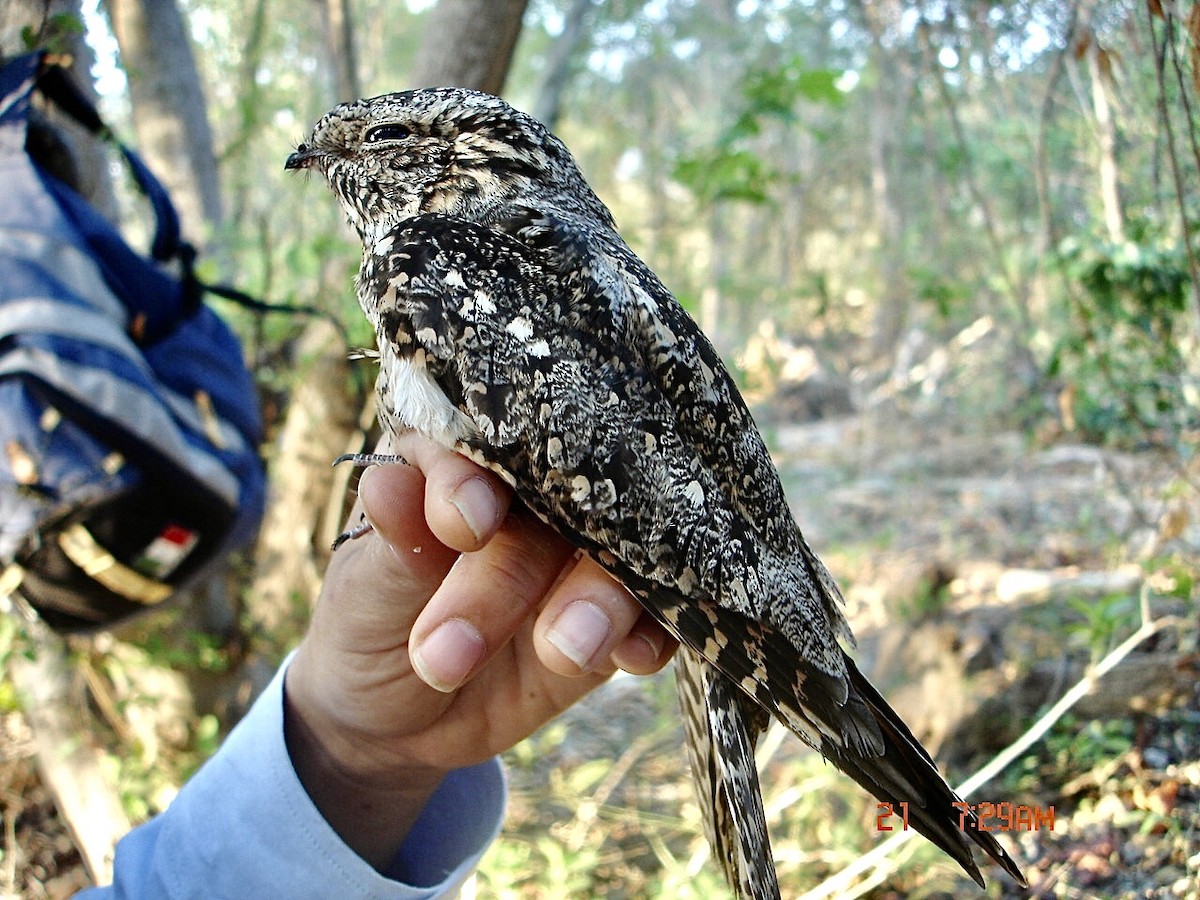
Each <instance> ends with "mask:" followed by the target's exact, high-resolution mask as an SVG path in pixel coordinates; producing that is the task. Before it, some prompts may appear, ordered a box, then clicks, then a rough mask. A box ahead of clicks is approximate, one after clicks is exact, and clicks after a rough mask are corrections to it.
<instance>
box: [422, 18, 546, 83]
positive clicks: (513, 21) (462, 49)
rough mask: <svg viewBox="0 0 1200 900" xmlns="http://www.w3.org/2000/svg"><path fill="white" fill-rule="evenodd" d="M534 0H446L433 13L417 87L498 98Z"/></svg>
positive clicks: (423, 44)
mask: <svg viewBox="0 0 1200 900" xmlns="http://www.w3.org/2000/svg"><path fill="white" fill-rule="evenodd" d="M528 5H529V0H441V2H439V3H438V5H437V6H436V7H434V9H433V11H432V12H431V13H430V14H429V22H428V23H427V25H426V26H425V39H424V41H422V43H421V52H420V53H419V54H418V55H417V61H416V63H415V64H414V65H413V70H412V74H411V76H410V79H409V80H410V82H411V83H412V86H413V87H434V86H437V85H453V86H456V87H465V88H473V89H474V90H477V91H487V92H488V93H489V94H499V93H500V92H501V91H502V90H503V89H504V80H505V78H506V77H507V76H508V69H509V66H510V65H512V57H513V51H514V50H515V49H516V46H517V37H518V36H519V35H520V33H521V19H522V18H523V17H524V15H525V7H526V6H528Z"/></svg>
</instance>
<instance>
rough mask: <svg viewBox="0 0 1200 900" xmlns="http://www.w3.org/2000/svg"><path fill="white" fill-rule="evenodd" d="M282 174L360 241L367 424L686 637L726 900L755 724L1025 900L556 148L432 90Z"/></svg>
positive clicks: (768, 868) (718, 368) (689, 683)
mask: <svg viewBox="0 0 1200 900" xmlns="http://www.w3.org/2000/svg"><path fill="white" fill-rule="evenodd" d="M286 166H287V168H288V169H310V168H311V169H316V170H318V171H320V172H321V173H322V174H323V175H324V176H325V178H326V179H327V180H328V182H329V184H330V186H331V187H332V188H333V191H334V193H335V194H336V195H337V198H338V200H339V201H341V204H342V206H343V208H344V210H345V212H346V214H347V216H348V218H349V220H350V222H351V224H352V225H353V226H354V228H355V229H356V230H357V231H358V234H359V236H360V237H361V238H362V243H363V259H362V268H361V270H360V272H359V275H358V281H357V291H358V299H359V301H360V303H361V304H362V308H363V311H364V312H365V313H366V314H367V317H368V318H369V319H370V320H371V322H372V324H373V325H374V326H375V331H376V337H377V340H378V352H379V364H380V373H379V379H378V394H379V405H378V408H379V416H380V419H381V421H382V424H383V425H384V427H385V428H386V429H387V430H389V431H390V432H392V433H397V432H401V431H404V430H406V429H416V430H418V431H420V432H422V433H423V434H425V435H426V436H427V437H429V438H431V439H432V440H434V441H436V442H439V443H440V444H442V445H444V446H446V447H449V448H452V449H453V450H455V451H457V452H458V453H461V454H462V455H464V456H466V457H468V458H470V459H472V460H474V461H476V462H478V463H480V464H481V465H484V466H486V467H488V468H490V469H492V470H493V471H495V472H497V473H498V474H499V475H500V476H501V477H502V478H503V479H504V480H505V481H506V482H507V483H508V484H510V485H512V487H513V490H514V492H515V494H516V496H517V497H518V498H519V499H520V501H522V502H523V503H524V504H525V505H526V506H528V507H529V509H531V510H532V511H533V512H535V513H536V514H537V515H538V516H539V517H541V518H542V519H543V520H545V521H546V522H548V523H549V524H550V525H551V526H553V527H554V528H555V529H556V530H557V531H558V532H559V533H560V534H562V535H563V536H564V537H565V538H566V539H567V540H569V541H571V542H572V543H574V544H575V545H576V546H577V547H580V548H581V549H583V550H584V551H586V552H587V553H588V554H590V555H591V557H592V558H593V559H595V560H596V561H597V562H598V563H599V564H600V565H602V566H603V567H604V568H605V569H607V570H608V571H609V572H610V573H612V574H613V575H614V576H615V577H616V578H617V579H618V580H620V581H621V582H622V583H623V584H624V585H625V586H626V587H627V588H628V589H629V590H630V591H632V592H633V594H635V595H636V596H637V598H638V599H639V600H640V601H641V603H642V604H643V605H644V606H645V608H646V609H647V610H648V611H649V612H650V613H651V614H652V615H653V616H654V617H655V618H656V619H657V620H658V621H659V622H661V623H662V624H663V626H665V627H666V628H667V629H668V630H669V631H670V632H671V633H673V634H674V635H675V636H676V637H678V638H679V641H680V644H681V645H682V646H681V649H680V652H679V655H678V658H677V675H676V679H677V684H678V689H679V697H680V702H681V706H682V710H683V718H684V723H685V728H686V731H687V735H688V744H689V750H690V755H691V758H692V767H693V773H694V775H695V777H696V781H697V785H698V787H699V791H700V800H701V807H702V809H703V811H704V814H705V818H706V826H707V831H708V837H709V841H710V842H711V844H712V847H713V851H714V855H715V856H716V858H717V859H718V861H719V862H720V863H721V865H722V867H723V869H724V872H725V875H726V877H727V878H728V880H729V881H730V883H731V885H732V886H733V887H734V889H735V890H736V891H738V892H739V894H740V895H741V896H744V897H753V898H777V897H778V896H779V886H778V883H777V880H776V875H775V868H774V864H773V862H772V859H771V854H770V847H769V843H768V836H767V829H766V821H765V817H764V814H763V808H762V798H761V795H760V791H759V784H758V774H757V771H756V769H755V765H754V757H753V749H754V745H755V742H756V740H757V738H758V736H759V735H760V734H761V733H762V731H763V730H764V729H765V728H766V726H767V724H768V723H769V720H770V717H771V716H774V717H775V718H777V719H779V720H781V721H782V722H783V723H784V724H785V725H786V726H787V727H788V728H789V729H791V730H792V731H793V732H794V733H795V734H796V735H798V736H799V737H800V739H801V740H803V741H804V742H805V743H807V744H808V745H810V746H811V747H813V748H815V749H816V750H817V751H819V752H820V753H821V754H822V755H823V756H824V757H825V758H826V759H827V760H829V761H830V762H832V763H833V764H834V765H836V766H837V767H838V768H839V769H841V770H842V771H844V772H846V773H847V774H848V775H850V776H851V777H852V778H854V779H855V780H856V781H857V782H858V783H859V784H861V785H862V786H863V787H865V788H866V789H867V790H868V791H870V792H871V793H872V794H874V795H875V796H876V797H878V798H879V799H880V800H883V801H886V802H891V803H894V804H898V803H900V802H906V803H907V804H908V810H909V823H910V824H911V825H912V826H913V827H915V828H916V829H917V830H919V831H920V832H921V833H923V834H924V835H926V836H927V837H928V838H929V839H930V840H932V841H933V842H934V843H935V844H937V845H938V846H939V847H941V848H942V849H943V850H945V851H946V852H947V853H948V854H949V855H950V856H952V857H953V858H954V859H955V860H957V861H958V863H959V864H960V865H961V866H962V867H963V868H964V869H965V870H966V871H967V872H968V873H970V875H971V876H972V877H973V878H974V879H975V880H976V881H977V882H979V884H980V885H982V884H983V878H982V876H981V875H980V873H979V869H978V868H977V866H976V864H975V861H974V859H973V857H972V853H971V848H970V843H969V841H973V842H974V843H975V844H977V845H979V846H980V847H981V848H982V849H983V850H984V851H985V852H986V853H987V854H988V855H989V856H991V857H992V858H993V859H994V860H996V861H997V862H998V863H999V864H1000V865H1001V866H1002V867H1003V868H1004V869H1005V871H1007V872H1008V873H1009V874H1010V875H1011V876H1012V877H1013V878H1015V879H1016V880H1017V881H1019V882H1021V883H1022V884H1024V879H1023V878H1022V876H1021V873H1020V871H1019V869H1018V868H1017V866H1016V865H1015V863H1013V861H1012V860H1011V859H1010V858H1009V857H1008V855H1007V854H1006V853H1005V851H1004V849H1003V848H1002V847H1001V846H1000V845H999V844H998V843H997V842H996V840H995V839H994V838H993V836H992V835H991V834H989V833H988V832H986V831H980V830H979V828H978V827H977V826H978V824H979V823H978V822H976V821H974V820H973V817H972V816H970V814H968V815H967V817H966V821H965V827H964V828H960V827H959V820H960V812H959V808H956V807H955V806H954V805H953V804H954V802H955V801H956V800H958V799H959V798H958V797H957V796H956V795H955V794H954V792H953V791H952V790H951V789H950V788H949V787H948V786H947V784H946V783H945V782H944V781H943V780H942V778H941V776H940V775H939V774H938V772H937V770H936V768H935V767H934V764H933V761H932V760H931V759H930V757H929V755H928V754H927V753H926V752H925V750H924V749H923V748H922V747H921V745H920V744H919V743H918V742H917V740H916V739H915V738H914V737H913V735H912V734H911V732H910V731H909V730H908V728H907V727H906V726H905V724H904V723H903V722H902V721H901V720H900V718H899V717H898V716H897V715H896V713H895V712H894V711H893V710H892V709H891V708H890V707H889V706H888V704H887V703H886V701H885V700H884V699H883V698H882V697H881V696H880V695H879V693H878V692H877V691H876V690H875V688H874V687H872V686H871V684H870V683H869V682H868V681H867V680H866V678H864V677H863V675H862V674H861V673H860V672H859V671H858V669H857V668H856V667H855V665H854V663H853V661H852V660H851V659H850V658H849V657H848V656H847V655H846V653H845V652H844V651H843V649H842V646H841V643H840V642H841V641H846V642H852V640H853V639H852V637H851V634H850V629H849V627H848V626H847V624H846V620H845V618H844V617H843V614H842V611H841V597H840V595H839V593H838V589H837V587H836V586H835V585H834V582H833V579H832V578H831V577H830V575H829V573H828V572H827V571H826V570H825V567H824V566H823V565H822V564H821V561H820V560H819V559H817V557H816V555H815V554H814V553H813V552H812V550H810V549H809V547H808V545H807V544H806V543H805V541H804V538H803V537H802V536H801V533H800V531H799V529H798V527H797V525H796V523H795V520H794V519H793V517H792V515H791V512H790V510H789V508H788V504H787V501H786V500H785V498H784V493H783V489H782V487H781V486H780V482H779V476H778V474H777V473H776V471H775V468H774V465H773V464H772V462H771V459H770V456H769V454H768V452H767V449H766V447H765V446H764V444H763V441H762V438H761V437H760V435H759V433H758V430H757V429H756V427H755V425H754V422H753V420H752V418H751V416H750V413H749V411H748V410H747V408H746V404H745V402H744V401H743V400H742V398H741V396H740V395H739V393H738V391H737V388H736V387H735V386H734V383H733V381H732V379H731V378H730V376H729V374H728V372H727V371H726V369H725V366H724V365H723V364H722V362H721V359H720V358H719V357H718V355H717V353H716V352H715V351H714V349H713V347H712V345H711V344H710V343H709V342H708V340H707V339H706V338H705V337H704V335H703V334H702V333H701V332H700V330H699V328H698V327H697V326H696V324H695V322H693V321H692V319H691V318H690V317H689V316H688V315H687V313H686V312H685V311H684V310H683V308H682V307H681V306H680V305H679V303H678V302H677V301H676V299H675V298H674V297H673V296H672V295H671V293H670V292H669V291H668V290H667V289H666V288H665V287H663V285H662V283H661V282H660V281H659V280H658V278H657V277H656V276H655V275H654V273H653V272H651V271H650V269H649V268H648V267H647V266H646V265H645V264H644V263H643V262H642V261H641V260H640V259H638V257H637V256H635V255H634V253H633V252H632V251H631V250H630V249H629V248H628V247H627V246H626V245H625V243H624V241H623V240H622V239H621V237H620V236H619V235H618V233H617V230H616V226H615V224H614V221H613V218H612V216H611V214H610V213H609V211H608V209H607V208H606V207H605V206H604V204H603V203H602V202H601V201H600V200H599V198H598V197H597V196H596V195H595V194H594V193H593V192H592V190H591V188H590V187H589V186H588V185H587V183H586V182H585V181H584V179H583V176H582V175H581V174H580V172H579V169H578V168H577V167H576V164H575V161H574V160H573V159H572V157H571V155H570V153H569V151H568V150H567V148H566V147H565V146H564V145H563V143H562V142H561V141H559V140H558V139H557V138H555V137H554V136H552V135H551V134H550V133H549V132H548V131H547V130H546V129H545V128H544V127H543V126H542V125H541V124H540V123H539V122H537V121H536V120H535V119H533V118H532V117H530V116H528V115H525V114H524V113H521V112H519V111H517V110H515V109H513V108H512V107H510V106H509V105H508V104H506V103H505V102H504V101H502V100H500V99H498V98H496V97H493V96H490V95H487V94H482V93H477V92H473V91H467V90H461V89H456V88H437V89H425V90H415V91H405V92H401V93H394V94H385V95H383V96H379V97H374V98H371V99H367V100H359V101H355V102H351V103H344V104H342V105H340V106H337V107H335V108H334V109H333V110H331V111H330V112H329V113H327V114H326V115H325V116H324V117H323V118H322V119H321V120H320V121H319V122H318V123H317V125H316V127H315V128H314V129H313V132H312V135H311V137H310V138H309V139H308V140H307V141H305V142H304V143H302V144H301V145H300V146H299V147H298V148H297V149H296V151H295V152H294V153H292V154H291V156H289V157H288V159H287V164H286ZM897 808H899V807H897Z"/></svg>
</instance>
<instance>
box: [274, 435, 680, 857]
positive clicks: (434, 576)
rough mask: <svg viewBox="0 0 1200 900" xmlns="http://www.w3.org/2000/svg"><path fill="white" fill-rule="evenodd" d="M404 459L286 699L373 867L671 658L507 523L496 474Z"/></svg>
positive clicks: (331, 591) (338, 565) (386, 474)
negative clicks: (572, 716)
mask: <svg viewBox="0 0 1200 900" xmlns="http://www.w3.org/2000/svg"><path fill="white" fill-rule="evenodd" d="M396 449H397V451H398V452H399V453H400V454H401V455H402V456H404V458H405V459H407V460H409V461H410V462H411V463H412V464H413V465H411V466H379V467H375V468H372V469H369V470H367V471H366V472H365V473H364V474H363V478H362V481H361V482H360V485H359V498H360V504H361V506H362V509H363V510H364V511H365V512H366V514H367V517H368V519H369V520H370V521H371V523H372V525H373V526H374V530H373V531H372V532H370V533H368V534H367V535H366V536H364V537H362V538H359V539H358V540H355V541H351V542H349V543H347V544H345V545H344V546H343V547H342V548H341V549H340V550H339V551H338V552H337V553H336V554H334V557H333V560H332V561H331V563H330V565H329V569H328V572H327V573H326V577H325V584H324V586H323V589H322V593H321V598H320V600H319V601H318V603H317V605H316V608H315V609H314V612H313V618H312V622H311V624H310V626H309V631H308V634H307V635H306V637H305V639H304V641H303V642H302V644H301V646H300V649H299V651H298V652H297V654H296V657H295V658H294V659H293V661H292V663H291V666H290V667H289V669H288V672H287V675H286V682H285V697H286V733H287V741H288V749H289V753H290V754H291V756H292V762H293V765H294V766H295V768H296V772H297V774H298V775H299V777H300V780H301V782H302V783H303V784H304V786H305V789H306V790H307V791H308V793H309V795H310V796H311V797H312V799H313V801H314V803H315V804H316V805H317V807H318V808H319V809H320V810H321V812H322V814H323V815H324V816H325V818H326V819H327V820H328V821H329V822H330V824H331V825H332V826H333V828H334V829H335V830H336V831H337V832H338V833H339V834H340V835H341V836H342V838H343V839H344V840H345V841H346V842H347V844H348V845H349V846H350V847H352V848H353V849H354V850H355V851H356V852H358V853H359V854H360V855H361V856H362V857H363V858H364V859H366V860H368V861H369V862H371V863H372V864H373V865H375V866H376V867H382V866H384V865H386V864H387V863H388V862H389V861H390V860H391V858H392V856H393V855H394V853H395V851H396V849H397V848H398V847H399V845H400V843H402V841H403V839H404V837H405V836H406V835H407V832H408V829H409V828H410V827H411V825H412V822H413V821H415V819H416V816H417V815H418V814H419V813H420V811H421V809H422V808H423V807H424V804H425V802H426V801H427V800H428V798H429V796H430V795H431V794H432V792H433V790H434V789H435V788H436V787H437V785H438V783H439V782H440V781H441V779H442V777H443V776H444V775H445V773H446V772H447V771H449V770H451V769H456V768H462V767H465V766H469V765H473V764H476V763H479V762H482V761H484V760H486V759H489V758H491V757H492V756H495V755H496V754H497V753H500V752H502V751H503V750H506V749H508V748H509V747H511V746H513V745H514V744H516V743H517V742H518V741H520V740H522V739H523V738H525V737H527V736H528V735H529V734H532V733H533V732H534V731H536V730H537V728H538V727H540V726H541V725H542V724H544V723H545V722H546V721H548V720H549V719H551V718H553V717H554V716H555V715H557V714H558V713H560V712H562V711H563V710H565V709H566V708H567V707H569V706H570V705H571V704H573V703H574V702H575V701H577V700H578V699H579V698H581V697H582V696H583V695H584V694H586V693H587V692H588V691H590V690H591V689H592V688H594V687H595V686H596V685H598V684H600V683H601V682H602V681H604V680H605V679H606V678H607V677H608V676H609V675H611V674H612V672H613V671H614V670H615V668H616V667H618V666H619V667H621V668H623V669H626V670H627V671H630V672H633V673H635V674H650V673H652V672H656V671H658V670H659V669H661V668H662V667H663V666H664V665H665V664H666V663H667V661H668V660H669V659H670V657H671V655H672V654H673V653H674V651H675V647H676V644H675V642H674V640H673V639H671V638H670V637H669V636H668V635H667V634H666V632H665V631H664V630H663V629H662V628H661V627H660V626H658V625H657V624H656V623H654V622H653V620H652V619H650V618H649V616H647V615H646V613H645V612H644V611H643V610H642V609H641V607H640V606H639V605H638V603H637V602H636V601H635V600H634V599H633V597H632V596H631V595H630V594H629V593H628V592H627V591H626V590H625V589H624V588H623V587H621V586H620V585H618V584H617V583H616V582H614V581H613V580H612V579H611V578H610V577H609V576H608V575H607V574H606V573H605V572H604V571H603V570H602V569H600V568H599V567H598V566H597V565H595V564H594V563H592V562H591V561H590V560H588V559H586V558H580V557H579V556H578V555H577V554H576V552H575V551H574V548H572V547H571V546H570V545H569V544H567V543H566V542H565V541H563V540H562V539H561V538H559V537H558V536H557V535H556V534H555V533H554V532H553V531H552V530H551V529H550V528H549V527H548V526H546V525H544V524H542V523H541V522H540V521H538V520H537V519H536V517H534V516H533V515H532V514H531V513H530V512H528V511H527V510H525V509H523V508H515V509H511V510H510V509H509V500H510V497H511V492H510V491H509V489H508V487H507V486H506V485H504V483H503V482H502V481H501V480H500V479H499V478H498V477H497V476H496V475H494V474H493V473H491V472H488V471H486V470H484V469H481V468H479V467H478V466H475V465H474V464H472V463H471V462H469V461H468V460H466V459H464V458H462V457H460V456H458V455H456V454H453V453H450V452H449V451H447V450H444V449H441V448H439V447H437V446H436V445H434V444H432V443H429V442H428V441H425V440H424V439H422V438H419V437H417V436H415V435H406V436H405V437H403V438H402V439H401V441H400V444H399V446H398V447H397V448H396ZM421 510H423V511H424V514H423V515H422V514H421V512H420V511H421ZM431 685H433V686H431Z"/></svg>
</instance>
